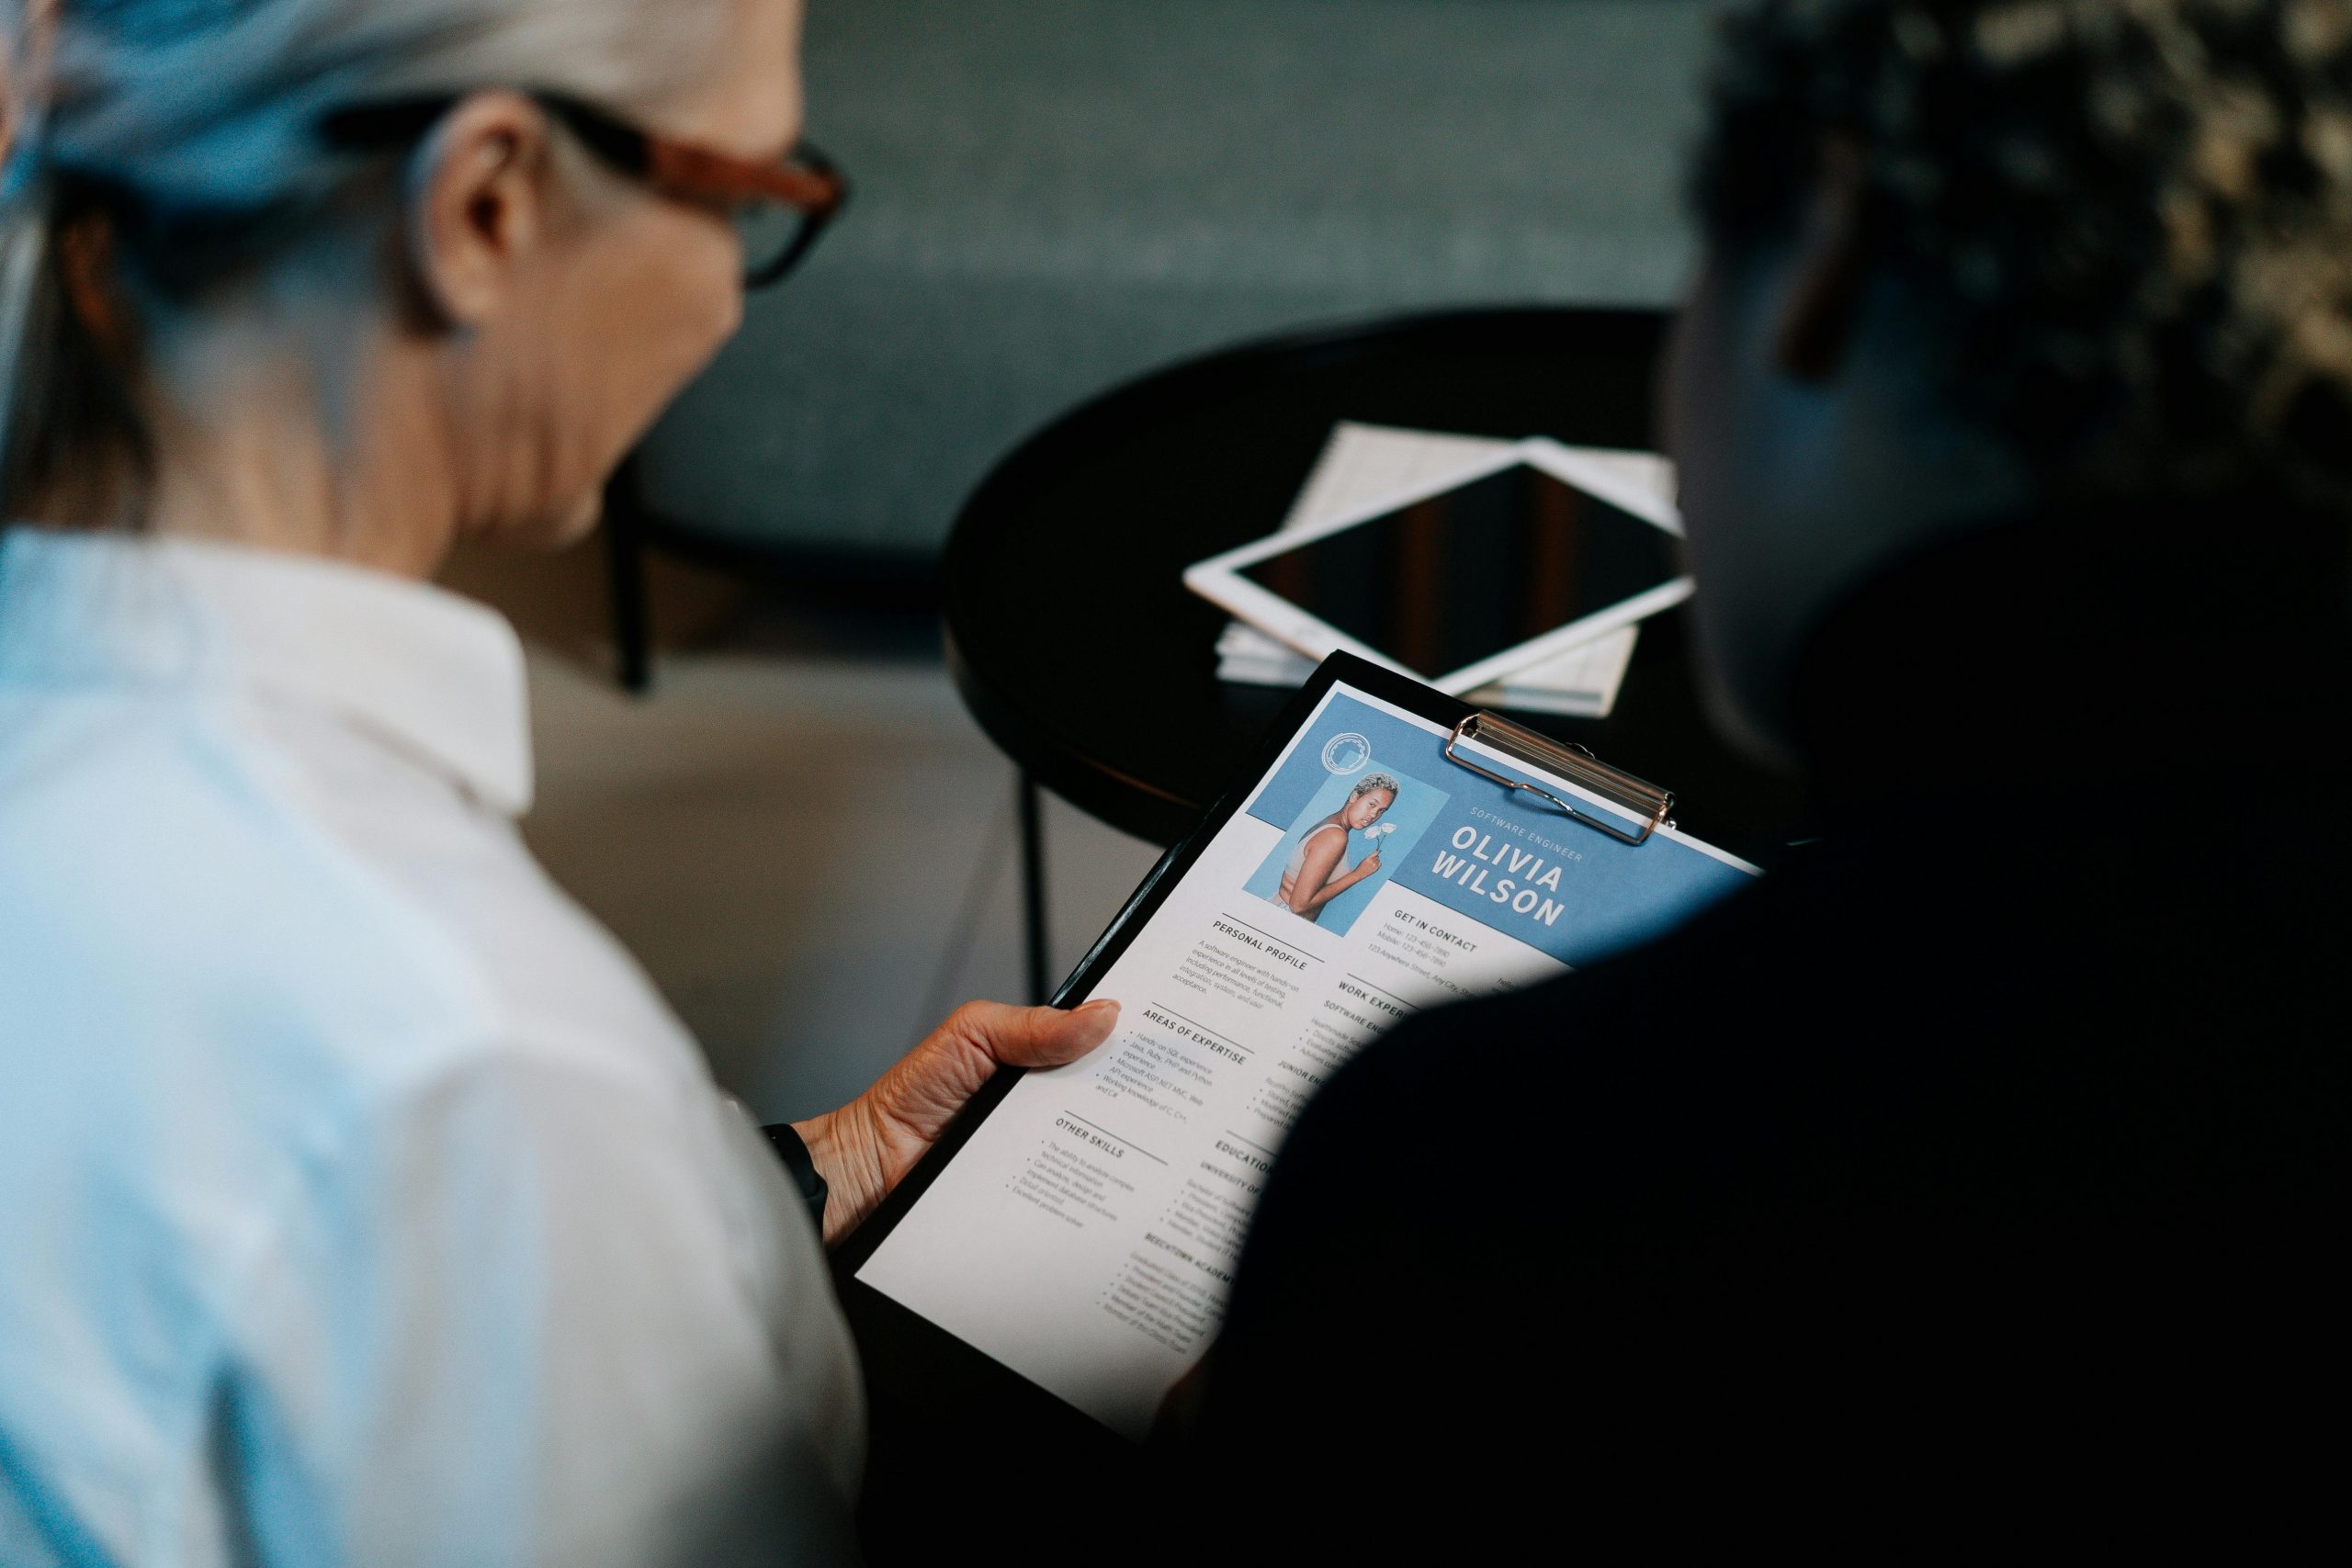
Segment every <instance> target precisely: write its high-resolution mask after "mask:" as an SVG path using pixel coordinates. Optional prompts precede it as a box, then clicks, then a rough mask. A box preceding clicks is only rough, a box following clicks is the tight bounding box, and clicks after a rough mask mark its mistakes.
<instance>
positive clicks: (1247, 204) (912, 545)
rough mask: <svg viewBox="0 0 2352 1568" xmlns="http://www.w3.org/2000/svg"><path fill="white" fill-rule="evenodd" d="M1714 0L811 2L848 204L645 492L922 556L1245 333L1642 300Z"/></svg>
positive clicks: (1680, 255) (818, 76) (827, 117)
mask: <svg viewBox="0 0 2352 1568" xmlns="http://www.w3.org/2000/svg"><path fill="white" fill-rule="evenodd" d="M1713 8H1714V7H1713V6H1711V5H1709V4H1706V3H1703V0H811V16H810V25H809V96H810V110H809V136H810V137H811V139H812V140H814V141H817V142H818V143H819V144H820V145H821V146H823V147H824V148H825V149H826V151H828V152H831V153H832V154H833V155H834V156H835V157H836V158H837V159H839V160H840V161H841V162H842V164H844V165H845V166H846V168H847V169H848V171H849V173H850V175H851V176H852V178H853V180H854V182H855V185H856V195H855V198H854V203H853V205H852V207H851V209H850V210H849V211H848V213H847V214H846V215H845V216H844V218H843V219H842V221H841V223H840V224H839V225H838V226H837V227H836V229H835V230H834V231H833V232H831V233H830V234H829V235H827V237H826V238H825V241H824V243H823V244H822V245H821V246H820V249H819V251H818V253H817V254H816V255H815V257H814V258H813V259H812V260H811V261H810V263H809V265H808V267H807V268H806V269H805V270H804V271H803V272H802V273H801V274H799V275H798V276H795V277H794V278H792V279H791V280H789V281H788V282H786V284H785V285H783V286H782V288H780V289H778V290H776V291H775V292H774V293H771V294H768V295H765V296H761V297H755V298H754V299H753V301H752V308H751V313H750V317H749V319H748V321H746V323H745V326H744V330H743V333H742V334H741V337H740V338H739V339H738V340H737V341H736V342H735V343H734V344H731V345H730V346H729V348H728V349H727V351H726V352H725V353H724V354H723V355H722V356H721V357H720V359H719V360H718V363H717V364H716V365H714V366H713V367H712V368H711V370H710V371H709V372H708V374H707V375H706V376H705V377H704V378H703V379H702V380H701V381H699V382H698V383H697V384H696V385H695V386H694V387H693V388H691V389H689V390H688V391H687V393H686V394H685V396H684V398H682V399H681V400H680V401H679V403H678V404H677V406H676V408H675V409H674V410H673V411H672V412H671V414H670V415H669V416H668V418H667V419H665V421H664V422H663V423H662V426H661V427H660V428H659V429H658V430H657V431H656V432H655V434H653V436H652V437H651V438H650V441H649V442H648V444H647V446H646V448H645V450H644V452H643V454H642V459H643V460H642V465H641V468H642V472H643V474H644V476H645V479H646V482H647V487H648V491H649V492H650V495H651V497H652V499H653V500H654V501H655V502H656V504H657V505H659V506H660V507H661V508H662V510H663V511H664V512H665V513H669V514H671V515H673V516H674V517H677V518H680V519H683V520H688V521H691V522H692V523H693V524H694V525H695V526H697V527H699V528H702V529H705V530H707V531H708V532H710V533H713V534H717V535H720V536H729V537H735V538H743V539H752V540H766V541H777V542H785V543H791V544H799V545H818V546H827V545H850V546H855V547H873V548H881V549H892V550H901V551H911V552H917V553H922V552H928V551H931V550H933V549H935V548H936V546H937V543H938V541H939V540H940V539H941V538H942V537H943V536H944V534H945V531H946V528H947V525H948V524H949V523H950V522H951V521H952V519H953V516H954V513H955V510H956V505H957V504H958V502H960V501H961V500H962V499H963V497H964V496H965V495H966V494H967V492H968V491H970V489H971V487H972V486H973V485H974V484H975V483H976V482H977V481H978V479H979V478H980V476H981V475H982V474H983V473H984V472H985V471H986V470H987V468H988V467H989V465H990V464H991V463H992V462H993V461H994V460H995V459H996V458H997V457H1000V456H1001V455H1002V453H1003V452H1004V451H1005V450H1006V449H1008V448H1009V447H1010V446H1012V445H1013V444H1014V443H1016V442H1017V441H1018V440H1019V439H1020V438H1021V437H1022V436H1023V435H1024V434H1027V433H1028V432H1029V431H1031V430H1033V429H1035V427H1036V426H1038V425H1039V424H1041V423H1045V422H1046V421H1047V420H1049V419H1050V418H1052V417H1053V416H1054V415H1055V414H1056V413H1057V412H1061V411H1062V410H1064V409H1065V408H1067V407H1069V405H1071V404H1072V403H1074V402H1077V401H1079V400H1082V399H1084V398H1086V397H1088V396H1090V395H1091V394H1093V393H1095V392H1097V391H1099V390H1101V389H1103V388H1105V387H1107V386H1109V385H1111V384H1114V383H1115V382H1117V381H1119V380H1122V379H1125V378H1128V377H1131V376H1133V375H1136V374H1137V373H1139V372H1142V371H1144V370H1147V369H1149V368H1151V367H1155V366H1158V365H1159V364H1162V363H1165V362H1167V361H1170V360H1171V359H1174V358H1178V357H1182V356H1183V355H1189V354H1193V353H1196V352H1199V351H1201V350H1204V349H1207V348H1211V347H1215V346H1219V345H1222V344H1227V343H1230V342H1232V341H1234V340H1236V339H1238V338H1241V337H1246V336H1250V335H1255V334H1259V333H1267V332H1271V331H1276V330H1281V329H1284V328H1290V327H1295V326H1299V325H1304V324H1313V323H1318V322H1327V321H1335V320H1341V319H1346V318H1351V317H1355V316H1360V315H1365V314H1370V313H1374V312H1380V311H1388V310H1401V309H1409V308H1415V307H1427V306H1435V305H1451V304H1460V303H1471V302H1481V301H1487V302H1492V301H1535V300H1544V301H1562V302H1575V303H1614V304H1622V303H1640V304H1654V303H1662V302H1665V301H1668V300H1669V299H1671V298H1672V297H1673V295H1674V293H1675V291H1676V290H1677V288H1679V284H1680V281H1681V278H1682V275H1683V272H1684V270H1685V268H1686V266H1687V265H1688V262H1689V258H1690V255H1691V244H1690V237H1689V233H1688V231H1687V226H1686V222H1685V220H1684V216H1683V212H1682V209H1681V164H1682V159H1683V156H1684V154H1685V152H1686V149H1687V145H1688V142H1689V141H1690V139H1691V135H1692V133H1693V132H1694V130H1695V129H1696V127H1697V123H1698V113H1699V107H1700V86H1701V81H1702V74H1703V69H1704V63H1705V59H1706V50H1707V45H1708V42H1709V40H1710V38H1711V31H1712V28H1711V20H1710V18H1711V16H1712V13H1713Z"/></svg>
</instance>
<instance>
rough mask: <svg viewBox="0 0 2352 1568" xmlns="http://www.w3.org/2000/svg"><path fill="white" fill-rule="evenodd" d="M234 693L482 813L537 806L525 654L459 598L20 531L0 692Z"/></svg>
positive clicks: (1, 588) (331, 573)
mask: <svg viewBox="0 0 2352 1568" xmlns="http://www.w3.org/2000/svg"><path fill="white" fill-rule="evenodd" d="M108 679H116V680H137V681H147V682H153V681H200V682H227V683H230V684H232V685H238V686H243V687H245V688H248V689H250V690H252V691H253V692H254V693H255V694H259V695H262V696H265V697H268V698H273V699H276V700H278V701H292V702H295V703H299V704H303V705H310V706H314V707H317V708H320V709H323V710H325V711H327V712H330V713H332V714H333V715H334V716H335V717H336V718H337V719H338V720H339V721H341V722H343V723H345V724H347V725H349V726H351V727H352V728H357V729H360V730H364V731H366V732H368V734H370V735H371V736H373V737H374V738H375V739H378V740H379V741H382V742H384V743H386V744H388V745H390V746H392V747H394V748H396V749H398V750H401V751H404V752H406V753H408V754H410V755H411V756H413V757H414V758H416V759H417V760H418V761H423V762H424V763H425V764H426V765H428V766H430V767H432V768H433V769H434V770H435V772H438V773H443V774H446V775H447V777H448V778H449V779H450V780H451V781H452V782H454V783H455V784H458V785H459V786H460V787H461V788H463V789H465V790H467V791H468V792H469V793H470V794H472V795H475V796H476V797H477V798H479V799H480V800H481V802H482V803H483V804H484V805H486V806H489V807H492V808H493V809H495V810H498V811H500V812H503V813H504V814H505V815H507V816H511V817H512V816H520V815H521V814H522V813H523V812H524V811H525V810H526V809H528V807H529V806H530V803H531V787H532V777H531V735H530V710H529V698H528V693H527V689H526V678H525V674H524V664H523V649H522V644H521V643H520V641H518V640H517V638H516V637H515V630H514V628H513V627H512V626H509V625H507V623H506V620H505V618H504V617H503V616H502V615H498V614H497V613H496V612H495V611H492V610H490V609H487V608H485V607H483V606H482V605H480V604H475V603H473V602H472V601H471V600H468V599H461V598H459V597H458V595H456V594H454V593H451V592H447V591H446V590H443V589H440V588H435V587H433V586H431V585H429V584H426V583H421V582H413V581H409V580H407V579H405V578H400V577H394V576H392V575H390V574H389V573H386V572H379V571H373V570H368V569H366V568H362V567H356V566H351V565H347V564H345V563H343V562H339V561H332V560H327V559H324V558H320V557H315V556H302V555H295V554H291V553H288V552H286V551H279V550H264V549H254V548H251V547H243V546H235V545H220V544H211V543H204V542H198V541H195V540H188V539H176V538H174V539H158V538H144V537H139V536H127V535H120V534H96V533H82V532H65V531H62V530H56V529H46V528H29V527H12V528H10V529H8V530H7V532H6V535H5V536H0V685H5V684H25V683H35V682H57V681H61V680H62V681H93V680H96V681H105V680H108Z"/></svg>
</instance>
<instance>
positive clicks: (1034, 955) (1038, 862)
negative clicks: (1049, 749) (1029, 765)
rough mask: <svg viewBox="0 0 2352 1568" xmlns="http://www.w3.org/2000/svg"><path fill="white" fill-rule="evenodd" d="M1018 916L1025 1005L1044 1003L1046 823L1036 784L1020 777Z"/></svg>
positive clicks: (1025, 777)
mask: <svg viewBox="0 0 2352 1568" xmlns="http://www.w3.org/2000/svg"><path fill="white" fill-rule="evenodd" d="M1020 802H1021V917H1022V924H1023V929H1024V930H1025V931H1026V934H1027V938H1028V948H1029V953H1028V957H1029V1002H1030V1005H1031V1006H1033V1007H1042V1006H1043V1005H1045V1001H1046V823H1045V818H1044V817H1043V815H1042V814H1041V813H1040V811H1039V805H1040V802H1039V800H1038V797H1037V781H1036V780H1035V779H1033V778H1031V777H1030V776H1029V775H1028V774H1027V773H1023V774H1022V775H1021V790H1020Z"/></svg>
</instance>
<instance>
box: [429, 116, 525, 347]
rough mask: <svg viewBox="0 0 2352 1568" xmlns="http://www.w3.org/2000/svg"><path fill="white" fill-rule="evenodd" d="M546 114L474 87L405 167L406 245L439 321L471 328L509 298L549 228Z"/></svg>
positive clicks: (484, 319)
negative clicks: (473, 92) (407, 175)
mask: <svg viewBox="0 0 2352 1568" xmlns="http://www.w3.org/2000/svg"><path fill="white" fill-rule="evenodd" d="M548 154H549V144H548V118H547V115H546V114H545V113H544V112H543V111H542V110H541V109H540V108H539V107H538V106H537V104H535V103H533V102H532V101H531V100H530V99H529V98H527V97H526V96H523V95H522V94H520V93H514V92H507V91H503V90H495V91H490V92H481V93H475V94H473V95H471V96H469V97H467V98H466V99H465V100H464V101H463V102H461V103H459V104H458V107H455V108H453V109H451V110H450V111H449V112H448V113H447V115H445V116H443V117H442V118H441V121H440V123H439V124H438V125H437V126H435V128H434V130H433V133H432V135H431V136H429V137H428V138H426V140H425V141H424V145H423V146H421V147H420V148H418V149H417V152H416V157H415V160H414V162H413V164H411V166H410V171H409V186H408V210H407V222H406V232H405V236H404V238H405V242H406V243H405V246H404V248H405V250H406V252H407V257H408V263H409V266H410V269H411V271H412V272H413V275H414V277H415V281H416V284H417V287H418V288H419V290H420V291H421V292H422V294H423V296H424V300H425V301H426V302H427V303H428V305H429V306H430V308H431V310H432V311H433V313H434V314H435V316H437V317H438V318H440V320H441V321H444V322H446V323H447V324H449V325H453V326H460V327H472V326H479V325H481V324H482V323H483V322H484V321H488V320H489V319H490V318H491V317H492V316H494V315H496V314H497V313H498V311H499V310H500V309H501V308H502V307H503V305H504V304H505V303H506V302H507V301H508V300H509V299H512V298H513V297H514V295H515V290H516V289H517V288H518V287H520V284H519V281H518V280H519V277H520V275H521V273H522V272H523V270H524V267H525V265H526V264H527V263H528V261H529V260H530V259H531V256H532V253H533V252H534V250H535V249H536V248H537V246H538V245H539V244H540V243H541V242H542V239H543V237H544V236H545V234H546V233H547V231H548V222H547V205H548V172H549V167H550V159H549V155H548Z"/></svg>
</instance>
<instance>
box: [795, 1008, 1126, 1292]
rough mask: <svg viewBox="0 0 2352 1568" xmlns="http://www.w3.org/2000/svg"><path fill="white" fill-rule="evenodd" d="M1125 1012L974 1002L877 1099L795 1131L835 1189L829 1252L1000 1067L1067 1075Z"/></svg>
mask: <svg viewBox="0 0 2352 1568" xmlns="http://www.w3.org/2000/svg"><path fill="white" fill-rule="evenodd" d="M1118 1020H1119V1004H1118V1003H1116V1002H1114V1001H1095V1002H1089V1003H1087V1004H1086V1005H1085V1006H1084V1007H1082V1008H1078V1009H1075V1010H1071V1011H1067V1012H1065V1011H1064V1010H1061V1009H1060V1008H1016V1007H1007V1006H1005V1005H1004V1004H1003V1003H1001V1002H967V1003H965V1004H964V1005H963V1006H962V1007H960V1008H957V1009H956V1010H955V1012H954V1013H953V1014H951V1015H950V1016H949V1017H948V1020H947V1021H946V1022H945V1023H943V1024H941V1025H940V1026H939V1027H938V1028H937V1029H934V1030H933V1031H932V1032H931V1034H930V1037H929V1038H927V1039H925V1040H924V1041H923V1043H922V1044H920V1045H918V1046H916V1047H915V1048H914V1049H913V1050H911V1051H910V1052H908V1053H907V1054H906V1055H903V1056H901V1057H899V1060H898V1062H897V1064H896V1065H895V1066H892V1067H891V1068H890V1070H889V1071H888V1072H887V1073H884V1074H883V1075H882V1077H880V1078H879V1079H878V1080H876V1083H875V1085H874V1087H873V1088H872V1089H867V1090H866V1091H865V1093H864V1094H861V1095H859V1096H858V1097H857V1098H856V1099H855V1100H851V1101H850V1102H849V1103H848V1104H847V1105H844V1106H842V1108H841V1109H840V1110H839V1111H827V1112H826V1113H825V1114H824V1115H822V1116H812V1117H810V1118H809V1120H808V1121H806V1122H794V1123H793V1124H792V1130H793V1131H794V1132H796V1133H797V1134H800V1141H801V1142H802V1143H804V1144H806V1145H809V1159H810V1161H811V1162H813V1163H814V1164H815V1165H816V1167H817V1174H818V1175H820V1176H821V1177H823V1178H824V1179H825V1188H826V1191H825V1245H826V1246H827V1247H831V1246H832V1245H833V1244H834V1243H835V1242H838V1241H840V1240H841V1238H842V1237H843V1236H845V1235H849V1233H850V1232H852V1231H854V1230H855V1229H856V1228H857V1227H858V1225H859V1224H860V1223H861V1222H863V1221H864V1220H865V1216H866V1215H868V1214H870V1213H873V1212H874V1208H875V1205H876V1204H877V1203H879V1202H881V1201H882V1199H883V1196H884V1194H886V1193H888V1191H889V1190H890V1189H891V1188H893V1187H896V1186H897V1185H898V1184H899V1178H900V1177H902V1176H904V1175H906V1174H907V1172H908V1171H909V1170H910V1169H911V1168H913V1166H914V1163H915V1161H916V1160H918V1159H920V1158H922V1153H923V1151H924V1150H925V1149H928V1148H929V1147H931V1145H933V1143H935V1142H937V1141H938V1138H939V1134H942V1133H944V1132H945V1131H946V1130H947V1123H948V1122H949V1121H951V1120H952V1119H953V1118H954V1117H955V1115H956V1112H957V1111H961V1110H962V1109H963V1108H964V1102H965V1101H966V1100H969V1099H971V1098H972V1096H973V1095H975V1094H977V1093H978V1092H979V1089H980V1086H981V1085H982V1084H984V1083H986V1082H988V1081H989V1078H991V1077H995V1076H996V1070H997V1068H999V1067H1000V1066H1005V1067H1058V1066H1061V1065H1062V1064H1063V1063H1065V1062H1074V1061H1076V1060H1077V1059H1078V1058H1079V1057H1080V1056H1083V1055H1086V1054H1087V1053H1088V1052H1089V1051H1091V1050H1093V1049H1094V1047H1096V1046H1097V1045H1100V1044H1102V1043H1103V1041H1104V1040H1106V1039H1108V1038H1109V1037H1110V1033H1111V1026H1112V1025H1113V1024H1114V1023H1116V1022H1117V1021H1118Z"/></svg>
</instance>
